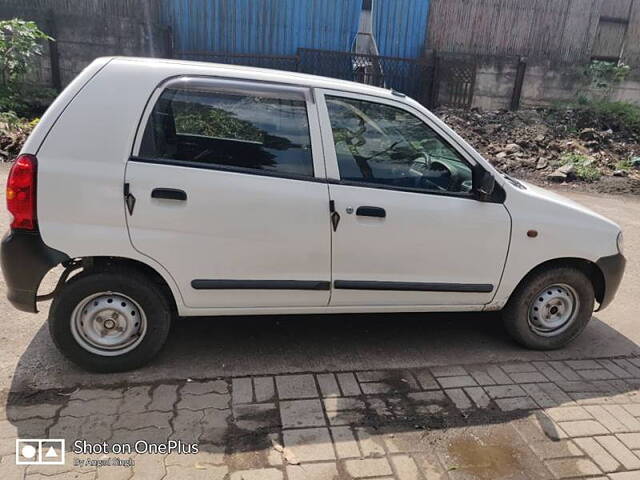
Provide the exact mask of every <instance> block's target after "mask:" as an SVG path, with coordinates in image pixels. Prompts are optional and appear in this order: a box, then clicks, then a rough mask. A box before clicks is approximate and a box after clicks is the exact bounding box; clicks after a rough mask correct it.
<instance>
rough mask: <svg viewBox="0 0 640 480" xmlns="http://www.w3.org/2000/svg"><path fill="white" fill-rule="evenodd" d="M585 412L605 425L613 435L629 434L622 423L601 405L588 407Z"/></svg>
mask: <svg viewBox="0 0 640 480" xmlns="http://www.w3.org/2000/svg"><path fill="white" fill-rule="evenodd" d="M584 408H585V410H586V411H587V412H589V413H590V414H591V416H593V418H595V419H597V420H598V422H600V423H601V424H602V425H604V426H605V427H606V428H607V429H608V430H609V431H611V432H613V433H618V432H627V431H628V429H627V427H625V426H624V425H623V424H622V423H621V422H619V421H618V420H617V419H616V418H615V417H614V416H613V415H611V413H609V412H608V411H607V410H605V409H604V407H601V406H600V405H586V406H585V407H584Z"/></svg>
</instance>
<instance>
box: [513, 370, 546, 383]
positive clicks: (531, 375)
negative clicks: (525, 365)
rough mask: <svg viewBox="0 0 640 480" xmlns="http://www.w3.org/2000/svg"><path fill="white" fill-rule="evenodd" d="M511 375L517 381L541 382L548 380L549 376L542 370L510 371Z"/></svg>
mask: <svg viewBox="0 0 640 480" xmlns="http://www.w3.org/2000/svg"><path fill="white" fill-rule="evenodd" d="M509 376H510V377H511V380H513V381H514V382H515V383H541V382H546V381H547V378H546V377H545V376H544V375H543V374H541V373H540V372H522V373H510V374H509Z"/></svg>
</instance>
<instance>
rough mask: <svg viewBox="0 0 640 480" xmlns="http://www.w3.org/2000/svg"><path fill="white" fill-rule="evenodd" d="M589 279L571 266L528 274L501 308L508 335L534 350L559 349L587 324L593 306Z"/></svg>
mask: <svg viewBox="0 0 640 480" xmlns="http://www.w3.org/2000/svg"><path fill="white" fill-rule="evenodd" d="M594 296H595V295H594V290H593V285H592V283H591V281H590V280H589V278H588V277H587V276H586V275H585V273H583V272H582V271H581V270H579V269H577V268H574V267H568V266H567V267H552V268H548V269H545V270H541V271H538V272H536V273H533V274H531V275H529V276H528V277H527V278H526V279H525V280H524V281H523V282H522V283H521V284H520V285H519V286H518V288H517V289H516V290H515V292H514V293H513V294H512V296H511V298H510V299H509V302H508V303H507V306H506V307H505V308H504V310H503V321H504V325H505V328H506V329H507V331H508V332H509V334H510V335H511V336H512V337H513V338H514V339H515V340H516V341H517V342H518V343H520V344H521V345H524V346H525V347H528V348H532V349H535V350H553V349H557V348H562V347H564V346H565V345H567V344H568V343H570V342H571V341H572V340H574V339H575V338H576V337H577V336H578V335H580V333H582V331H583V330H584V328H585V327H586V326H587V323H588V322H589V320H590V319H591V315H592V313H593V307H594Z"/></svg>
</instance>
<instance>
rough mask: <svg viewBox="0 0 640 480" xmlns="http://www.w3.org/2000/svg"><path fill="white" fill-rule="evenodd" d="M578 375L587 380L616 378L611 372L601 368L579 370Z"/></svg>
mask: <svg viewBox="0 0 640 480" xmlns="http://www.w3.org/2000/svg"><path fill="white" fill-rule="evenodd" d="M578 374H579V375H580V376H581V377H582V378H584V379H585V380H609V379H612V378H616V376H615V375H614V374H613V373H611V372H610V371H609V370H605V369H604V368H599V369H597V370H578Z"/></svg>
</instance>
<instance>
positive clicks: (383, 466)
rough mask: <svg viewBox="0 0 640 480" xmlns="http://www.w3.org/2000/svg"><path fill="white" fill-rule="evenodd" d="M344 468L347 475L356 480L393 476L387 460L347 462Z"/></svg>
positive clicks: (364, 459)
mask: <svg viewBox="0 0 640 480" xmlns="http://www.w3.org/2000/svg"><path fill="white" fill-rule="evenodd" d="M344 466H345V469H346V470H347V473H348V474H349V475H351V476H352V477H354V478H363V477H379V476H382V475H392V474H393V472H392V471H391V466H390V465H389V462H388V461H387V459H386V458H363V459H355V460H346V461H345V463H344Z"/></svg>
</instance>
